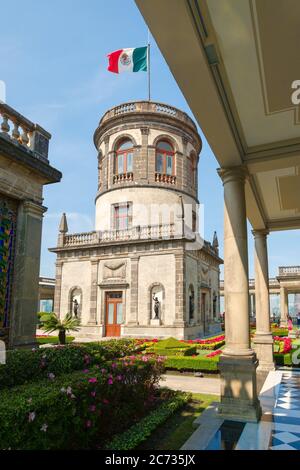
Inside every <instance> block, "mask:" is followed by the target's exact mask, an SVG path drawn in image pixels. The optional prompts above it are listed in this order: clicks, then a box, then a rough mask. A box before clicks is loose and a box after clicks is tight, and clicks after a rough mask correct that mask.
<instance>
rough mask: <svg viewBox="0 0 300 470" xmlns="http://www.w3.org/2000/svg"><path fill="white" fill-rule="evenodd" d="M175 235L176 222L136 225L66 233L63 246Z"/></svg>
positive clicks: (171, 236) (152, 238) (154, 238)
mask: <svg viewBox="0 0 300 470" xmlns="http://www.w3.org/2000/svg"><path fill="white" fill-rule="evenodd" d="M174 236H175V225H174V224H160V225H145V226H135V227H132V228H129V229H124V230H105V231H102V232H101V231H94V232H85V233H74V234H69V235H65V237H64V241H63V246H65V247H73V246H83V245H95V244H100V243H101V244H102V243H111V242H122V241H129V240H156V239H163V238H166V239H169V238H174Z"/></svg>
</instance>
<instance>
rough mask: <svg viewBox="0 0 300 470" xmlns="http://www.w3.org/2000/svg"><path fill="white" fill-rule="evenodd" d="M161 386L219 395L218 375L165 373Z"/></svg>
mask: <svg viewBox="0 0 300 470" xmlns="http://www.w3.org/2000/svg"><path fill="white" fill-rule="evenodd" d="M160 384H161V386H162V387H169V388H171V389H172V390H182V391H183V392H192V393H205V394H208V395H220V379H219V378H218V377H215V378H210V377H193V376H189V375H183V374H182V375H179V374H178V375H175V374H174V375H173V374H166V375H164V376H163V378H162V381H161V383H160Z"/></svg>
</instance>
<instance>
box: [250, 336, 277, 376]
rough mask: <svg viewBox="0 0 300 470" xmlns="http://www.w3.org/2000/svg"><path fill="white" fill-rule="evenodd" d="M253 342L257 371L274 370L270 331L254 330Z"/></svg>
mask: <svg viewBox="0 0 300 470" xmlns="http://www.w3.org/2000/svg"><path fill="white" fill-rule="evenodd" d="M253 343H254V350H255V353H256V356H257V359H258V367H257V371H270V370H275V364H274V357H273V343H274V341H273V337H272V333H259V332H256V333H255V336H254V339H253Z"/></svg>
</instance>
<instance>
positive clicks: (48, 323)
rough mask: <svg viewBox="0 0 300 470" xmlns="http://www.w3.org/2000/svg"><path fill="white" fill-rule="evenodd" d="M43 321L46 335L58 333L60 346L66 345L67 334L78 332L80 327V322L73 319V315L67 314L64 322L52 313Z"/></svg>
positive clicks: (42, 319) (43, 318)
mask: <svg viewBox="0 0 300 470" xmlns="http://www.w3.org/2000/svg"><path fill="white" fill-rule="evenodd" d="M41 321H42V329H43V330H44V331H45V333H53V331H58V339H59V344H66V332H68V331H78V330H79V326H80V320H79V319H78V318H73V317H72V314H71V313H67V315H66V316H65V318H64V319H63V320H60V318H59V317H58V316H57V315H56V313H51V314H50V315H47V316H46V315H45V317H42V318H41Z"/></svg>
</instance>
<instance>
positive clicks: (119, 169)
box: [115, 139, 133, 175]
mask: <svg viewBox="0 0 300 470" xmlns="http://www.w3.org/2000/svg"><path fill="white" fill-rule="evenodd" d="M132 170H133V144H132V141H131V140H130V139H124V140H122V141H121V142H120V143H119V144H118V146H117V148H116V160H115V174H116V175H124V174H127V173H132Z"/></svg>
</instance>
